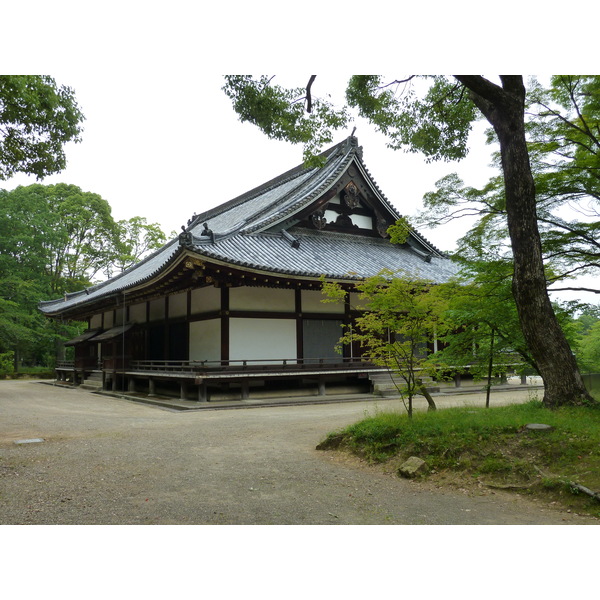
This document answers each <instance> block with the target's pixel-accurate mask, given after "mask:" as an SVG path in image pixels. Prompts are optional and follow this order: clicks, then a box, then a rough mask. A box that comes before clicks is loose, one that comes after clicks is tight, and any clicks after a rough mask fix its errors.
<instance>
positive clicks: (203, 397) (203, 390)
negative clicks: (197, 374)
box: [198, 382, 208, 402]
mask: <svg viewBox="0 0 600 600" xmlns="http://www.w3.org/2000/svg"><path fill="white" fill-rule="evenodd" d="M198 402H208V388H207V387H206V383H204V382H202V383H200V384H198Z"/></svg>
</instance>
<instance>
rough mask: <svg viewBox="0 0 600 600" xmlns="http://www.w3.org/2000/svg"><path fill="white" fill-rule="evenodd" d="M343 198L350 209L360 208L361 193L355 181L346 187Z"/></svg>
mask: <svg viewBox="0 0 600 600" xmlns="http://www.w3.org/2000/svg"><path fill="white" fill-rule="evenodd" d="M343 196H344V202H345V203H346V205H347V206H348V207H349V208H358V207H359V206H360V192H359V191H358V187H357V186H356V184H355V183H354V181H351V182H350V183H349V184H347V185H346V187H345V188H344V194H343Z"/></svg>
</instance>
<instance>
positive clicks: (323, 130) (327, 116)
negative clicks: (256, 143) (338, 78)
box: [223, 75, 349, 166]
mask: <svg viewBox="0 0 600 600" xmlns="http://www.w3.org/2000/svg"><path fill="white" fill-rule="evenodd" d="M273 79H274V78H273V77H268V76H266V75H262V76H260V77H259V78H258V79H253V78H252V76H250V75H228V76H226V77H225V82H226V83H225V86H224V87H223V91H224V92H225V93H226V94H227V96H228V97H229V98H230V99H231V101H232V103H233V108H234V110H235V112H236V113H237V114H238V116H239V119H240V121H242V122H250V123H252V124H254V125H256V126H257V127H259V128H260V129H261V131H262V132H263V133H265V134H266V135H267V137H269V138H270V139H275V140H288V141H290V142H292V143H293V144H298V143H300V144H304V147H305V149H304V158H305V161H306V163H307V166H318V165H319V164H320V161H319V160H318V158H317V157H316V156H315V155H316V154H317V153H318V151H319V149H320V148H322V147H323V146H324V145H325V144H330V143H331V142H332V140H333V133H332V132H333V131H335V130H337V129H340V128H343V127H346V126H347V124H348V120H349V117H348V112H347V110H346V109H345V108H341V109H335V108H334V107H333V105H332V104H331V102H329V101H327V100H325V99H323V98H315V99H314V100H312V97H311V102H310V112H308V110H307V111H306V112H305V108H308V106H309V102H308V98H309V96H308V94H309V92H308V90H307V89H303V88H290V89H288V88H285V87H282V86H280V85H274V84H273V83H272V81H273ZM307 87H308V86H307Z"/></svg>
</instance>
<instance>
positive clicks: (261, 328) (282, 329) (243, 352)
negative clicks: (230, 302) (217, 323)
mask: <svg viewBox="0 0 600 600" xmlns="http://www.w3.org/2000/svg"><path fill="white" fill-rule="evenodd" d="M229 358H230V360H247V359H252V358H254V359H277V360H276V361H274V362H278V361H279V360H282V359H295V358H296V320H295V319H231V320H230V321H229ZM267 364H268V363H267Z"/></svg>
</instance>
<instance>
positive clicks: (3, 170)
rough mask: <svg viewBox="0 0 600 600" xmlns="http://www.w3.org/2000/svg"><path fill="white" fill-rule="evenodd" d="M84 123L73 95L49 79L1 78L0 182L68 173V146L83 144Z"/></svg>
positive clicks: (35, 77) (28, 76) (66, 88)
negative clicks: (18, 175)
mask: <svg viewBox="0 0 600 600" xmlns="http://www.w3.org/2000/svg"><path fill="white" fill-rule="evenodd" d="M83 119H84V117H83V114H82V113H81V111H80V110H79V107H78V106H77V102H76V100H75V96H74V93H73V90H72V89H70V88H69V87H66V86H60V87H59V86H58V85H57V84H56V82H55V81H54V79H52V78H51V77H48V76H46V75H1V76H0V180H6V179H9V178H10V177H12V176H13V175H14V174H15V173H19V172H21V173H31V174H32V175H36V176H37V178H38V179H42V178H43V177H45V176H46V175H50V174H52V173H57V172H59V171H61V170H62V169H64V167H65V166H66V158H65V153H64V145H65V144H66V143H67V142H69V141H73V142H78V141H80V134H81V123H82V121H83Z"/></svg>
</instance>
